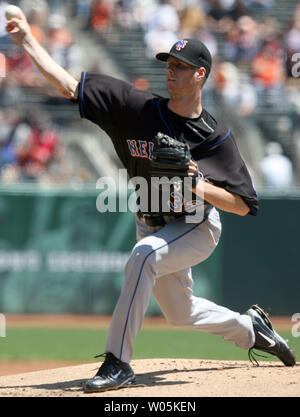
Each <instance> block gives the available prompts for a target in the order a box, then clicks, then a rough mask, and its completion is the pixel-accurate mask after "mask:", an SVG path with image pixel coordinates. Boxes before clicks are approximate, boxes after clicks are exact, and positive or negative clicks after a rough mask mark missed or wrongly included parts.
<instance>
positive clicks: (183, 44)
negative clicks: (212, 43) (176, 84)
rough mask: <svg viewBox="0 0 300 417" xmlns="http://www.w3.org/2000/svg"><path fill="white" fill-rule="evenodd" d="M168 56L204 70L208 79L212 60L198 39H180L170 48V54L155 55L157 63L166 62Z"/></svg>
mask: <svg viewBox="0 0 300 417" xmlns="http://www.w3.org/2000/svg"><path fill="white" fill-rule="evenodd" d="M169 56H173V57H174V58H177V59H180V60H181V61H183V62H185V63H186V64H189V65H192V66H193V67H196V68H200V67H204V68H205V69H206V77H208V75H209V73H210V69H211V63H212V58H211V54H210V52H209V50H208V49H207V47H206V46H205V45H204V43H203V42H201V41H200V40H198V39H182V40H180V41H178V42H176V43H174V45H173V46H172V48H171V49H170V52H160V53H159V54H157V55H156V58H157V59H158V60H159V61H164V62H166V61H167V59H168V58H169Z"/></svg>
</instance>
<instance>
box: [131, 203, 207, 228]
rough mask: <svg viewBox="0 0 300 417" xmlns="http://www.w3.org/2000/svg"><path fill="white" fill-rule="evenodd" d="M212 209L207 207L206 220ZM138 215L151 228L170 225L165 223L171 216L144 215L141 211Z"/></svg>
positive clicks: (184, 214)
mask: <svg viewBox="0 0 300 417" xmlns="http://www.w3.org/2000/svg"><path fill="white" fill-rule="evenodd" d="M212 208H213V206H212V205H210V204H209V205H207V206H206V207H205V212H204V219H205V218H207V217H208V215H209V213H210V211H211V209H212ZM136 214H137V216H138V217H139V218H140V219H143V221H144V223H145V225H146V226H150V227H155V226H165V225H166V224H168V223H169V222H166V221H165V218H164V217H165V216H170V214H167V215H165V216H163V215H162V214H153V213H152V214H149V213H142V212H141V211H140V210H139V211H138V212H137V213H136ZM171 216H172V217H173V218H176V219H177V218H178V217H183V216H186V213H179V214H172V215H171Z"/></svg>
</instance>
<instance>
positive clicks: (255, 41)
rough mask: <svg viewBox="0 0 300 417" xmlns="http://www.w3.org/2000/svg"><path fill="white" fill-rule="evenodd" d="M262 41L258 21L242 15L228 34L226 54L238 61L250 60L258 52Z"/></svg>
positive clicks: (225, 45)
mask: <svg viewBox="0 0 300 417" xmlns="http://www.w3.org/2000/svg"><path fill="white" fill-rule="evenodd" d="M260 43H261V40H260V38H259V34H258V24H257V22H256V21H255V20H254V19H253V18H252V17H250V16H242V17H240V18H239V19H238V20H237V22H236V23H235V24H234V25H233V26H232V27H231V29H230V31H229V32H228V34H227V38H226V40H225V44H224V56H225V58H226V59H227V60H230V61H234V62H236V63H243V62H250V61H251V59H252V58H254V56H255V55H257V54H258V52H259V48H260Z"/></svg>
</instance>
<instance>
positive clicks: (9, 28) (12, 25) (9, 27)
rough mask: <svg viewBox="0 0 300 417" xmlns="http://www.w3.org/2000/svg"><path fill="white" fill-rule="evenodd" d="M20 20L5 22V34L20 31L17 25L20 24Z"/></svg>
mask: <svg viewBox="0 0 300 417" xmlns="http://www.w3.org/2000/svg"><path fill="white" fill-rule="evenodd" d="M21 21H22V20H21V19H16V18H14V19H10V20H7V24H6V28H5V29H6V32H7V33H16V32H18V31H19V30H20V28H19V24H20V23H21Z"/></svg>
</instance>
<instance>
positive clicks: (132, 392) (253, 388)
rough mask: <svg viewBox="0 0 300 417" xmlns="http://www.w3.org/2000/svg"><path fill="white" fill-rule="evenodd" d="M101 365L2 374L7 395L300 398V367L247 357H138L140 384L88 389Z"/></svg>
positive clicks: (1, 391)
mask: <svg viewBox="0 0 300 417" xmlns="http://www.w3.org/2000/svg"><path fill="white" fill-rule="evenodd" d="M98 366H99V364H98V363H92V364H84V365H77V366H70V367H63V368H57V369H50V370H43V371H38V372H29V373H23V374H17V375H8V376H1V377H0V396H2V397H81V396H84V397H88V396H97V397H177V398H178V397H257V396H260V397H297V396H300V366H299V364H298V365H296V366H295V367H293V368H286V367H284V366H283V365H281V363H279V362H278V363H275V362H264V363H263V364H262V365H261V366H260V367H254V366H253V365H251V364H250V363H249V362H244V361H210V360H195V359H193V360H191V359H154V360H148V359H142V360H136V361H132V367H133V369H134V371H135V373H136V375H137V377H138V384H139V385H138V386H136V387H132V388H123V389H120V390H117V391H107V392H105V393H93V394H85V393H84V392H83V387H84V383H85V380H86V379H87V378H90V377H92V376H94V375H95V373H96V371H97V369H98Z"/></svg>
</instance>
